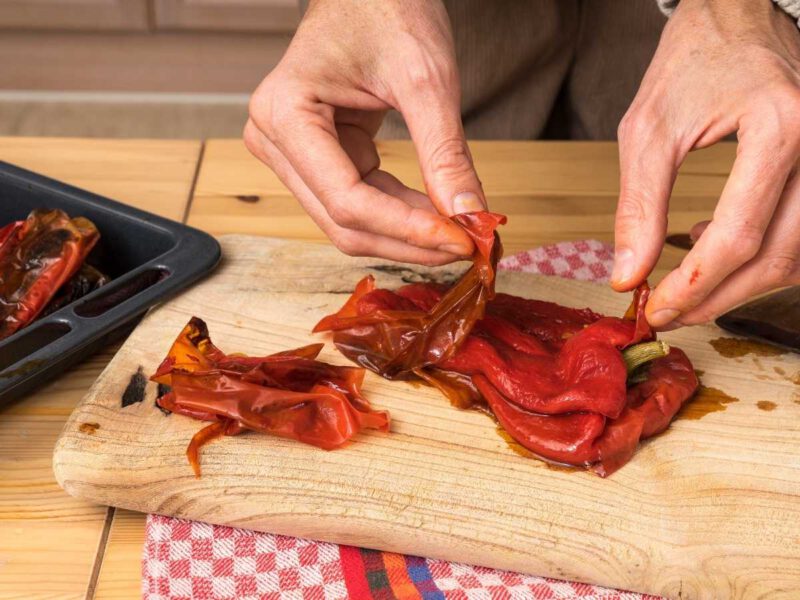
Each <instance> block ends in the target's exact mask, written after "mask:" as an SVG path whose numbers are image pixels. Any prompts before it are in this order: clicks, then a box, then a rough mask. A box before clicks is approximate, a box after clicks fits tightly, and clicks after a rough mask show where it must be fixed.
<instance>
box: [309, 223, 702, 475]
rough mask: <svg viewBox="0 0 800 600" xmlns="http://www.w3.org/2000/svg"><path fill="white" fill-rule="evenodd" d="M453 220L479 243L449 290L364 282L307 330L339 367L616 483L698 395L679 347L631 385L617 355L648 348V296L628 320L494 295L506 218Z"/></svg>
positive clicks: (639, 294)
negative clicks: (488, 417) (499, 231)
mask: <svg viewBox="0 0 800 600" xmlns="http://www.w3.org/2000/svg"><path fill="white" fill-rule="evenodd" d="M454 220H455V221H456V222H457V223H459V224H460V225H462V227H464V228H465V230H466V231H467V232H468V233H469V234H470V235H471V236H472V237H473V239H474V240H475V242H476V253H475V256H473V267H472V268H471V269H470V270H468V271H467V272H466V274H465V275H464V276H463V277H462V279H461V280H459V281H458V282H457V283H456V284H455V285H454V286H452V287H450V288H447V287H445V286H441V285H438V284H430V283H423V284H411V285H408V286H405V287H401V288H399V289H398V290H395V291H390V290H384V289H376V288H375V282H374V279H372V277H366V278H364V279H363V280H362V281H361V282H359V284H358V285H357V287H356V290H355V292H354V293H353V295H352V296H351V298H350V299H349V300H348V301H347V302H346V303H345V305H344V306H343V307H342V309H341V310H340V311H339V312H338V313H336V314H333V315H329V316H327V317H325V318H324V319H322V321H320V323H319V324H318V325H317V326H316V327H315V329H314V331H315V332H318V331H333V332H334V336H333V341H334V343H335V345H336V346H337V348H339V350H340V351H341V352H342V353H343V354H344V355H345V356H347V357H348V358H350V359H351V360H353V361H355V362H356V363H358V364H360V365H362V366H364V367H367V368H369V369H371V370H373V371H375V372H377V373H378V374H380V375H382V376H384V377H388V378H401V379H409V378H416V377H419V378H422V379H424V380H425V381H427V382H428V383H429V384H431V385H434V386H436V387H437V388H438V389H439V390H441V391H442V392H443V393H444V394H445V396H447V397H448V398H449V399H450V401H451V402H452V403H453V404H454V405H456V406H458V407H461V408H472V407H483V408H488V409H489V410H491V412H492V413H493V415H494V416H495V418H496V419H497V420H498V421H499V423H500V424H501V425H502V426H503V428H504V429H505V430H506V431H507V432H508V434H509V435H510V436H511V437H512V438H514V439H515V440H516V441H517V442H518V443H520V444H521V445H522V446H524V447H525V448H527V449H528V450H530V451H531V452H533V453H534V454H536V455H537V456H540V457H542V458H544V459H546V460H550V461H554V462H558V463H563V464H569V465H575V466H581V467H586V468H589V469H591V470H593V471H594V472H596V473H597V474H599V475H601V476H607V475H609V474H611V473H613V472H614V471H615V470H617V469H619V468H620V467H621V466H622V465H624V464H625V463H626V462H627V461H628V460H630V458H631V457H632V456H633V454H634V452H635V450H636V447H637V446H638V443H639V441H640V440H642V439H645V438H647V437H650V436H652V435H655V434H657V433H660V432H661V431H663V430H664V429H665V428H666V427H667V426H668V425H669V423H670V421H671V420H672V419H673V417H674V416H675V414H676V413H677V411H678V410H679V409H680V407H681V406H682V405H683V404H684V403H685V402H686V401H688V400H689V399H690V398H691V397H692V396H693V394H694V392H695V391H696V389H697V387H698V381H697V377H696V375H695V372H694V370H693V368H692V365H691V363H690V362H689V359H688V358H687V357H686V355H685V354H684V353H683V352H682V351H681V350H679V349H677V348H672V349H671V350H670V351H669V354H668V355H667V356H664V357H662V358H658V359H656V360H654V361H652V362H651V363H650V364H649V366H648V367H647V369H646V371H645V372H644V373H643V375H644V380H643V381H642V382H641V383H638V384H635V385H631V386H629V385H628V383H629V382H628V372H627V368H626V365H625V361H624V359H623V355H622V350H624V349H625V348H628V347H630V346H632V345H634V344H638V343H640V342H647V341H651V340H654V339H655V337H656V335H655V332H654V331H653V330H652V329H651V328H650V326H649V325H648V324H647V321H646V319H645V316H644V307H645V304H646V302H647V297H648V294H649V289H648V287H647V285H646V284H644V285H643V286H641V287H640V288H639V289H638V290H637V291H636V293H635V294H634V302H633V304H632V306H631V309H629V311H628V314H627V315H626V317H625V318H615V317H604V316H602V315H598V314H596V313H594V312H592V311H591V310H588V309H582V310H577V309H571V308H567V307H563V306H559V305H557V304H554V303H550V302H542V301H537V300H528V299H525V298H520V297H517V296H511V295H508V294H497V295H495V293H494V272H495V268H496V265H497V261H498V260H499V258H500V255H501V253H502V247H501V246H500V242H499V237H498V236H497V235H496V233H495V228H496V227H497V226H498V225H499V224H501V223H502V222H504V220H505V219H504V217H502V216H500V215H493V214H491V213H472V214H470V215H458V216H456V217H454ZM476 288H480V289H481V291H480V294H477V293H475V291H474V290H475V289H476ZM468 291H471V293H472V295H471V296H468V295H467V293H468ZM437 327H438V329H437ZM432 331H434V332H435V334H432V333H431V332H432Z"/></svg>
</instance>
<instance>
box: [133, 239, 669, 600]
mask: <svg viewBox="0 0 800 600" xmlns="http://www.w3.org/2000/svg"><path fill="white" fill-rule="evenodd" d="M612 261H613V249H612V248H611V247H610V246H609V245H608V244H605V243H603V242H598V241H596V240H586V241H580V242H563V243H560V244H553V245H549V246H544V247H541V248H536V249H534V250H530V251H527V252H522V253H519V254H515V255H513V256H508V257H506V258H504V259H503V260H502V261H501V262H500V268H501V269H505V270H509V271H523V272H529V273H541V274H545V275H555V276H559V277H566V278H569V279H577V280H582V281H595V282H603V281H607V280H608V277H609V275H610V272H611V265H612ZM353 557H356V558H355V559H354V558H353ZM376 557H377V558H376ZM354 560H357V564H358V566H359V569H360V575H361V577H362V579H364V580H365V581H368V582H369V587H368V588H354V587H353V584H352V581H353V577H352V574H351V573H349V572H348V570H352V565H353V564H354V563H353V561H354ZM376 560H377V561H378V563H379V564H380V567H381V568H380V569H378V570H377V571H371V570H370V567H369V565H370V564H374V563H375V561H376ZM364 565H367V568H366V571H365V567H364ZM398 565H399V566H398ZM376 572H377V575H380V576H383V577H384V578H388V582H389V583H386V584H385V586H384V587H380V582H377V583H376V581H377V580H376V579H375V577H376ZM365 573H366V578H365ZM398 573H399V575H398ZM142 576H143V579H142V596H143V598H145V600H179V599H181V600H182V599H190V598H192V599H195V600H211V599H213V600H233V599H246V600H249V599H259V600H345V599H347V598H355V599H356V600H371V599H373V598H375V599H384V598H385V599H387V600H388V599H394V598H397V599H398V600H406V599H411V598H415V599H418V598H422V599H424V600H428V599H436V600H439V599H443V600H529V599H533V600H546V599H547V600H549V599H552V600H572V599H581V600H658V598H657V597H655V596H646V595H642V594H637V593H632V592H622V591H618V590H611V589H606V588H601V587H597V586H592V585H587V584H583V583H571V582H567V581H559V580H555V579H549V578H543V577H536V576H531V575H520V574H516V573H509V572H505V571H498V570H495V569H488V568H484V567H475V566H470V565H464V564H458V563H449V562H446V561H441V560H433V559H419V558H416V557H402V556H400V555H395V554H389V553H379V552H374V553H372V552H371V551H363V550H357V549H354V548H350V547H347V546H338V545H336V544H329V543H325V542H315V541H311V540H304V539H299V538H291V537H285V536H281V535H272V534H267V533H258V532H253V531H247V530H243V529H235V528H231V527H223V526H219V525H209V524H207V523H198V522H192V521H186V520H183V519H175V518H171V517H162V516H157V515H148V517H147V529H146V540H145V545H144V552H143V559H142ZM398 577H405V582H406V583H405V586H406V587H403V584H398ZM376 586H377V587H376ZM354 589H359V590H364V589H369V591H368V592H367V591H360V592H354V591H353V590H354ZM403 590H406V591H407V593H405V592H404V591H403Z"/></svg>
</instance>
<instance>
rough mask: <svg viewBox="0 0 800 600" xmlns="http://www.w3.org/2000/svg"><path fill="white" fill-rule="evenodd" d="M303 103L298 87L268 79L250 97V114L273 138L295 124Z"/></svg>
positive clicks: (259, 126)
mask: <svg viewBox="0 0 800 600" xmlns="http://www.w3.org/2000/svg"><path fill="white" fill-rule="evenodd" d="M301 101H302V92H301V91H300V89H299V88H298V87H297V86H293V85H290V84H287V83H285V82H278V81H275V80H271V79H270V78H269V77H268V78H267V79H265V80H264V81H263V82H262V84H261V85H260V86H259V87H258V89H257V90H256V92H255V93H254V94H253V95H252V96H251V97H250V102H249V103H248V113H249V115H250V119H252V121H253V122H254V123H255V124H256V125H257V126H258V128H259V129H260V130H261V131H262V132H264V133H265V135H267V136H269V137H272V136H274V135H275V134H278V133H280V132H281V131H284V130H285V129H286V128H287V127H289V126H291V125H292V123H293V122H295V118H294V115H295V114H296V113H297V110H298V107H299V105H300V103H301Z"/></svg>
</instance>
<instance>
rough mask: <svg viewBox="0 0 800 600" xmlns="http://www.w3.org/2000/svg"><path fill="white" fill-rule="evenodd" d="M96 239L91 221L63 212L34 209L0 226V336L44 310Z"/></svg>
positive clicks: (20, 326) (96, 233)
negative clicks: (22, 218) (18, 218)
mask: <svg viewBox="0 0 800 600" xmlns="http://www.w3.org/2000/svg"><path fill="white" fill-rule="evenodd" d="M99 238H100V234H99V232H98V231H97V228H96V227H95V226H94V224H92V222H91V221H89V220H88V219H85V218H82V217H76V218H70V217H69V216H68V215H67V214H66V213H65V212H63V211H61V210H34V211H33V212H31V214H30V215H29V216H28V218H27V219H25V220H24V221H17V222H14V223H10V224H8V225H6V226H5V227H3V228H2V229H0V340H1V339H4V338H6V337H8V336H10V335H11V334H13V333H14V332H16V331H17V330H19V329H21V328H22V327H24V326H25V325H27V324H28V323H30V322H31V321H33V320H34V319H36V317H37V316H39V314H40V313H42V311H43V310H45V307H46V306H47V304H48V303H49V302H50V301H51V300H52V299H53V297H54V296H56V294H57V293H58V292H59V290H61V288H62V286H64V285H65V284H66V283H67V282H69V280H70V279H71V278H72V277H73V276H74V275H75V274H76V273H78V271H79V270H80V269H81V266H82V265H83V261H84V259H85V258H86V256H87V255H88V254H89V251H90V250H91V249H92V248H93V247H94V245H95V244H96V243H97V240H98V239H99Z"/></svg>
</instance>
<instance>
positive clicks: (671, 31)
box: [612, 0, 800, 328]
mask: <svg viewBox="0 0 800 600" xmlns="http://www.w3.org/2000/svg"><path fill="white" fill-rule="evenodd" d="M734 131H736V132H737V135H738V143H739V145H738V151H737V156H736V161H735V164H734V166H733V169H732V171H731V173H730V176H729V178H728V181H727V183H726V185H725V188H724V190H723V192H722V195H721V197H720V199H719V202H718V204H717V207H716V209H715V210H714V214H713V218H712V220H711V221H710V222H704V223H699V224H697V225H695V227H694V228H693V235H694V236H695V237H698V238H699V239H698V241H697V243H696V244H695V245H694V247H693V248H692V250H691V251H690V252H689V254H688V255H687V256H686V257H685V258H684V260H683V262H682V263H681V265H680V266H679V267H678V268H677V269H675V270H674V271H672V272H671V273H670V274H669V275H667V276H666V277H665V279H664V280H663V281H662V282H661V283H660V284H659V285H658V286H657V287H656V289H655V290H654V292H653V293H652V295H651V297H650V301H649V302H648V305H647V318H648V320H649V321H650V323H651V324H652V325H653V326H654V327H656V328H673V327H676V326H679V325H693V324H697V323H702V322H705V321H709V320H711V319H713V318H715V317H716V316H718V315H719V314H721V313H723V312H725V311H727V310H729V309H730V308H732V307H734V306H735V305H737V304H740V303H742V302H744V301H746V300H747V299H748V298H750V297H751V296H753V295H756V294H759V293H763V292H766V291H768V290H771V289H774V288H778V287H783V286H787V285H793V284H796V283H800V177H798V175H797V165H798V160H799V159H800V32H798V30H797V26H796V25H795V23H794V22H793V21H792V20H791V19H790V18H789V17H788V16H787V15H785V14H784V13H783V12H782V11H781V10H779V9H778V8H777V7H775V6H774V5H773V3H772V2H771V1H770V0H681V3H680V4H679V6H678V8H677V10H676V11H675V13H674V14H673V16H672V17H671V19H670V21H669V23H668V24H667V26H666V28H665V29H664V33H663V35H662V38H661V42H660V44H659V47H658V50H657V51H656V54H655V56H654V58H653V61H652V63H651V64H650V67H649V69H648V71H647V73H646V75H645V77H644V80H643V81H642V85H641V87H640V89H639V92H638V94H637V96H636V98H635V99H634V101H633V103H632V105H631V107H630V109H629V111H628V113H627V114H626V115H625V118H624V119H623V120H622V123H621V124H620V128H619V142H620V164H621V178H620V199H619V206H618V208H617V222H616V258H615V265H614V273H613V275H612V285H613V286H614V287H615V288H616V289H618V290H621V291H622V290H629V289H632V288H633V287H635V286H636V285H637V284H638V283H640V282H641V281H642V280H644V279H645V278H646V277H647V275H648V274H649V272H650V271H651V270H652V268H653V266H654V265H655V263H656V261H657V260H658V256H659V254H660V252H661V248H662V246H663V242H664V236H665V234H666V229H667V208H668V202H669V196H670V193H671V191H672V185H673V183H674V181H675V177H676V174H677V170H678V167H679V166H680V164H681V163H682V162H683V160H684V158H685V157H686V155H687V153H688V152H689V151H690V150H693V149H696V148H704V147H707V146H710V145H712V144H714V143H716V142H718V141H719V140H721V139H722V138H723V137H725V136H726V135H727V134H729V133H732V132H734ZM701 234H702V235H701Z"/></svg>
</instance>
